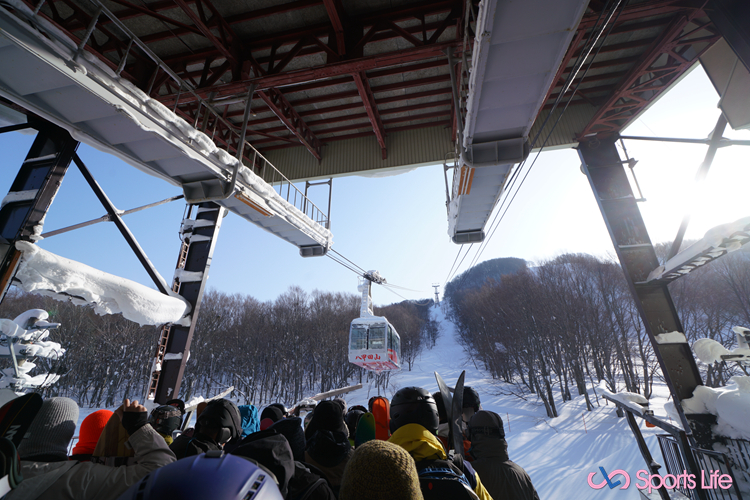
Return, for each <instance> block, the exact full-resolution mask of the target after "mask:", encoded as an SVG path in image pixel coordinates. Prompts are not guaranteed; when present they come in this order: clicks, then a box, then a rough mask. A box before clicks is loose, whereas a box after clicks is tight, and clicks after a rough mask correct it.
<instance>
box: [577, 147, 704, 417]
mask: <svg viewBox="0 0 750 500" xmlns="http://www.w3.org/2000/svg"><path fill="white" fill-rule="evenodd" d="M615 140H616V137H603V138H601V139H592V140H588V141H582V142H581V143H580V145H579V147H578V155H579V157H580V158H581V162H582V166H583V171H584V173H585V174H586V176H587V177H588V180H589V184H590V185H591V189H592V191H593V192H594V198H595V199H596V202H597V204H598V206H599V210H601V213H602V217H603V218H604V222H605V224H606V226H607V230H608V232H609V235H610V237H611V238H612V244H613V246H614V248H615V251H616V252H617V256H618V257H619V260H620V264H621V266H622V270H623V272H624V273H625V279H626V281H627V283H628V287H629V288H630V292H631V295H632V296H633V299H634V300H635V303H636V307H637V309H638V313H639V314H640V317H641V320H642V322H643V325H644V327H645V330H646V333H647V334H648V337H649V339H650V341H651V345H652V347H653V349H654V354H655V355H656V359H657V361H658V363H659V367H660V368H661V371H662V374H663V376H664V380H665V382H666V384H667V387H668V388H669V392H670V393H671V395H672V398H673V400H674V403H675V407H676V409H677V412H678V414H679V418H680V422H681V424H682V426H683V428H684V429H685V430H686V431H688V432H690V430H691V426H690V423H689V420H688V419H687V418H686V417H685V414H684V412H683V410H682V405H681V404H680V402H681V401H682V400H683V399H687V398H690V397H692V395H693V391H694V390H695V388H696V387H698V386H700V385H703V381H702V380H701V376H700V372H699V371H698V366H697V365H696V362H695V358H694V357H693V354H692V352H691V351H690V345H689V344H688V343H687V342H684V343H660V342H659V340H657V338H656V336H657V335H659V334H660V333H667V332H675V331H676V332H682V333H684V330H683V327H682V323H681V322H680V318H679V316H678V315H677V310H676V309H675V306H674V303H673V302H672V297H671V295H670V293H669V289H668V288H667V285H666V284H655V285H648V284H643V283H644V282H645V281H646V279H647V277H648V274H649V273H650V272H651V271H652V270H654V269H656V268H657V267H658V266H659V260H658V259H657V257H656V252H655V250H654V247H653V245H652V244H651V239H650V238H649V236H648V231H647V230H646V225H645V223H644V222H643V218H642V217H641V212H640V210H639V208H638V204H637V202H636V201H635V200H636V198H635V196H633V190H632V188H631V187H630V181H629V180H628V176H627V173H626V171H625V166H624V164H623V161H622V160H621V159H620V155H619V152H618V151H617V147H616V146H615Z"/></svg>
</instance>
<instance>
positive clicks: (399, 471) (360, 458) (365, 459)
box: [339, 439, 423, 500]
mask: <svg viewBox="0 0 750 500" xmlns="http://www.w3.org/2000/svg"><path fill="white" fill-rule="evenodd" d="M339 500H423V497H422V491H421V490H420V489H419V476H418V475H417V467H416V465H415V464H414V459H413V458H412V457H411V455H409V453H408V452H407V451H406V450H404V449H403V448H402V447H400V446H398V445H395V444H393V443H389V442H388V441H380V440H377V439H376V440H373V441H368V442H366V443H364V444H362V445H360V446H359V447H358V448H357V449H356V450H355V451H354V455H352V458H351V459H349V463H347V464H346V469H345V470H344V476H343V478H342V479H341V490H340V492H339Z"/></svg>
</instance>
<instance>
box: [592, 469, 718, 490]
mask: <svg viewBox="0 0 750 500" xmlns="http://www.w3.org/2000/svg"><path fill="white" fill-rule="evenodd" d="M599 471H601V475H602V477H603V478H604V480H603V481H602V482H600V483H595V482H594V477H595V476H596V475H597V474H598V473H597V472H590V473H589V475H588V484H589V486H590V487H591V488H592V489H595V490H600V489H602V488H604V487H605V486H609V489H614V488H617V487H618V486H619V487H620V489H621V490H624V489H627V487H628V486H630V474H628V473H627V472H626V471H624V470H622V469H617V470H615V471H612V473H611V474H607V471H606V470H604V467H599ZM617 476H622V479H617V480H615V478H616V477H617ZM635 477H636V478H637V479H638V481H636V483H635V487H636V488H638V489H639V490H645V489H648V493H649V494H651V492H652V491H653V490H658V489H660V488H662V487H664V488H666V489H667V490H674V489H676V488H685V489H688V490H695V489H702V490H715V489H722V490H728V489H730V488H732V476H730V475H729V474H724V472H723V471H721V470H709V471H706V470H701V471H700V475H699V477H698V476H696V475H695V474H689V473H688V472H687V471H682V474H667V475H665V476H662V475H660V474H649V473H648V471H645V470H642V469H641V470H639V471H638V472H637V473H636V475H635ZM623 480H624V483H623ZM640 481H643V484H641V483H640Z"/></svg>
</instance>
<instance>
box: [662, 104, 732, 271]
mask: <svg viewBox="0 0 750 500" xmlns="http://www.w3.org/2000/svg"><path fill="white" fill-rule="evenodd" d="M726 126H727V119H726V118H724V114H723V113H722V114H720V115H719V120H718V121H717V122H716V127H714V132H713V134H712V135H711V139H710V142H709V146H708V151H707V152H706V158H705V159H704V160H703V163H701V166H700V168H699V169H698V172H697V173H696V174H695V182H703V181H704V180H705V179H706V176H707V175H708V170H709V169H710V168H711V164H712V163H713V161H714V157H715V156H716V151H717V150H718V149H719V144H720V142H721V139H722V135H724V129H725V128H726ZM690 215H691V214H690V212H686V213H685V215H684V216H683V217H682V222H681V223H680V229H678V230H677V236H675V239H674V242H672V248H671V249H670V250H669V255H668V256H667V260H669V259H671V258H672V257H674V256H675V255H677V253H678V252H679V251H680V246H681V245H682V239H683V238H684V237H685V232H686V231H687V227H688V224H690Z"/></svg>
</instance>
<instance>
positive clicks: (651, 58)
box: [578, 11, 720, 140]
mask: <svg viewBox="0 0 750 500" xmlns="http://www.w3.org/2000/svg"><path fill="white" fill-rule="evenodd" d="M700 13H701V11H693V12H692V13H690V14H689V15H685V14H683V15H680V16H679V17H677V18H676V19H675V20H674V21H672V22H671V23H670V25H669V26H668V27H667V28H666V29H665V30H664V31H663V32H662V34H661V35H660V36H659V37H657V39H656V40H655V41H654V42H653V43H652V44H651V48H650V49H649V50H648V51H647V52H646V53H645V54H643V55H642V56H641V59H640V61H641V62H640V63H638V64H636V65H635V66H634V67H633V68H632V69H631V70H630V73H629V75H628V76H627V77H626V78H624V79H623V80H622V82H621V83H620V84H619V85H618V86H617V88H616V89H615V91H614V92H613V94H612V95H611V96H610V97H609V98H608V99H607V101H606V102H605V103H604V104H603V105H602V106H601V107H600V108H599V109H598V110H597V112H596V113H595V114H594V116H593V117H592V118H591V120H590V121H589V123H588V124H587V125H586V127H584V129H583V130H582V131H581V132H580V134H578V138H579V140H580V139H581V138H583V137H586V136H590V135H592V134H596V133H600V132H606V133H615V132H619V131H620V130H621V129H622V128H624V127H625V126H627V125H628V124H629V123H630V121H631V120H633V119H634V118H635V117H636V116H638V114H639V113H640V112H641V111H643V110H644V109H645V108H646V107H647V106H648V105H649V104H650V103H651V102H653V100H654V99H656V98H657V97H658V96H659V95H661V93H662V92H664V90H665V89H666V88H668V87H669V86H670V85H671V84H672V83H674V82H675V81H676V80H677V79H678V78H679V77H680V76H681V75H682V74H683V73H684V72H685V71H687V70H688V69H689V68H690V67H691V66H692V65H693V64H694V63H695V62H696V61H697V60H698V57H699V56H700V55H701V54H703V52H704V51H705V50H706V49H708V48H709V47H710V46H711V45H712V44H713V43H714V42H715V41H716V40H718V39H719V38H720V37H719V35H717V34H712V35H710V36H708V37H703V36H701V37H697V38H696V37H693V36H692V35H693V34H694V33H695V31H697V30H696V29H689V26H690V24H691V23H692V22H693V19H694V18H695V17H696V16H697V15H698V14H700ZM686 29H687V31H686ZM703 29H705V27H704V28H703ZM682 47H684V48H682ZM681 48H682V50H681V51H680V49H681ZM689 49H690V50H689ZM665 59H666V62H665ZM644 78H645V79H646V81H644Z"/></svg>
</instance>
